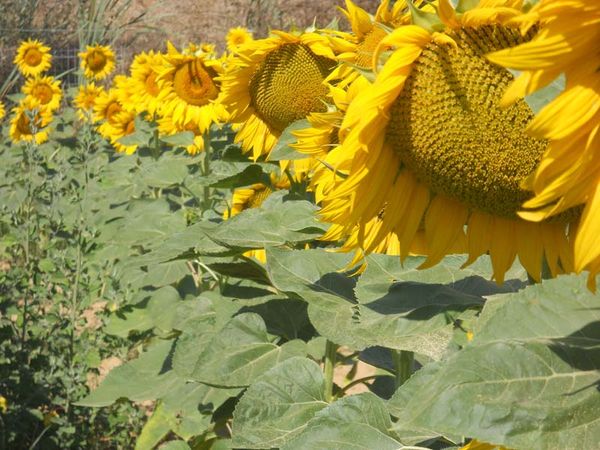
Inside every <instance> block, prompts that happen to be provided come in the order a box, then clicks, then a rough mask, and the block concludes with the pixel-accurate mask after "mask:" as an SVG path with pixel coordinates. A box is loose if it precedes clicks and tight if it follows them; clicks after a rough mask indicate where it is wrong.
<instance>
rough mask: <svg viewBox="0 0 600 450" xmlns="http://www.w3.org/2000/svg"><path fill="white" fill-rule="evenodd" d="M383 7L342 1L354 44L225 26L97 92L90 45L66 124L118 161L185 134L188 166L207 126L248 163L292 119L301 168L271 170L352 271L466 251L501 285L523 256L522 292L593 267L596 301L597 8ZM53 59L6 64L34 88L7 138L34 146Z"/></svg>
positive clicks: (50, 104)
mask: <svg viewBox="0 0 600 450" xmlns="http://www.w3.org/2000/svg"><path fill="white" fill-rule="evenodd" d="M390 3H391V2H390V1H389V0H383V1H382V2H381V4H380V5H379V7H378V8H377V11H376V12H375V14H374V15H371V14H369V13H368V12H367V11H365V10H363V9H362V8H360V7H358V6H356V5H355V4H354V3H353V2H352V1H351V0H346V7H345V9H343V10H342V12H343V14H344V15H345V17H346V19H347V20H348V22H349V28H350V29H351V32H341V31H338V30H330V29H324V30H314V29H313V30H311V31H310V32H308V31H307V32H284V31H277V30H275V31H273V32H272V33H271V35H270V36H269V37H267V38H264V39H253V37H252V35H251V33H250V32H249V31H248V30H246V29H243V28H234V29H232V30H230V32H229V33H228V35H227V39H226V41H227V42H226V43H227V48H228V53H224V54H223V55H220V56H219V55H217V53H216V52H215V46H214V45H210V44H199V45H193V44H192V45H189V46H188V47H186V48H183V49H178V48H176V47H175V46H174V45H172V44H171V43H167V45H166V51H165V52H154V51H149V52H143V53H140V54H138V55H136V56H135V59H134V60H133V62H132V64H131V66H130V67H129V71H128V74H127V75H117V76H115V77H114V78H113V79H112V81H111V83H110V85H108V86H107V87H106V89H105V88H103V87H101V86H99V85H97V84H95V83H97V82H98V81H100V80H104V79H105V78H106V77H107V76H108V75H110V74H111V72H112V71H113V70H114V67H115V55H114V53H113V52H112V50H111V49H110V48H109V47H107V46H102V45H93V46H88V47H87V49H86V51H85V52H82V53H80V57H81V68H82V71H83V73H84V75H85V76H86V77H87V78H88V79H89V82H87V83H86V84H85V85H83V86H80V90H79V93H78V95H77V96H76V98H75V105H76V107H77V108H78V114H79V117H80V118H81V119H82V120H87V121H90V122H92V123H94V124H96V125H97V127H98V128H97V129H98V131H99V133H100V134H102V135H103V136H104V137H106V138H107V139H108V140H109V141H110V142H111V143H112V144H113V145H114V146H115V148H116V149H117V150H118V151H121V152H126V153H132V152H134V151H135V150H136V146H135V145H123V144H122V141H121V139H122V138H123V137H124V136H127V135H129V134H131V133H133V132H134V131H135V126H136V120H148V121H153V122H155V123H156V124H157V129H158V133H159V134H160V135H165V136H169V135H174V134H178V133H181V132H190V131H191V132H192V133H193V135H194V142H193V144H191V145H189V146H188V147H187V151H188V152H189V153H191V154H195V153H197V152H199V151H202V150H203V149H204V142H205V138H206V136H207V134H208V132H209V130H210V128H211V126H212V125H213V124H217V125H219V124H224V123H229V124H231V126H232V129H233V130H234V131H235V132H236V136H235V141H236V142H237V143H239V144H240V146H241V148H242V150H243V151H244V152H247V153H249V154H251V158H252V159H253V160H267V159H268V158H269V156H270V154H271V152H272V150H273V148H274V146H275V144H276V143H277V141H278V139H279V138H280V137H281V136H282V134H283V133H284V132H285V131H286V129H288V127H290V125H292V124H295V123H297V121H299V120H305V121H306V122H305V123H307V125H306V127H305V128H304V129H298V126H297V125H296V126H295V131H294V134H295V136H296V137H297V139H298V141H297V143H296V144H295V145H294V146H295V148H296V149H297V150H298V151H299V152H301V153H304V154H305V155H306V159H304V160H295V161H294V162H293V163H292V162H282V168H283V169H286V170H289V171H290V172H291V173H292V176H294V177H308V178H309V185H310V188H311V189H312V191H313V192H314V194H315V198H316V200H317V202H318V203H319V204H320V205H321V207H322V208H321V212H320V217H321V219H322V220H324V221H326V222H329V223H331V227H330V229H329V231H328V233H327V234H326V235H325V236H324V237H323V239H329V240H334V241H340V242H342V249H343V250H345V251H353V252H355V259H354V262H359V261H361V260H362V258H363V256H364V255H365V254H368V253H370V252H383V253H388V254H393V255H398V256H399V257H400V258H402V259H403V258H405V257H406V256H407V255H408V254H415V253H417V254H422V255H423V256H425V260H424V263H423V265H422V267H423V268H426V267H430V266H432V265H435V264H437V263H438V262H439V261H440V260H441V259H442V258H443V257H444V256H445V255H447V254H449V253H454V252H460V253H466V254H467V255H468V259H467V261H466V263H465V264H470V263H472V262H473V261H475V260H476V259H477V258H478V257H479V256H480V255H483V254H489V255H490V257H491V261H492V265H493V269H494V278H495V279H496V281H498V282H502V281H503V280H504V277H505V274H506V272H507V271H508V270H509V268H510V267H511V266H512V265H513V263H514V262H515V260H516V259H517V258H518V260H519V261H520V263H521V264H522V265H523V267H525V269H526V270H527V271H528V273H529V274H530V276H531V277H532V278H533V279H535V280H540V279H541V278H542V277H543V276H548V275H550V276H556V275H557V274H560V273H564V272H570V271H582V270H589V271H590V272H591V275H590V278H589V280H590V287H591V288H595V275H596V274H597V273H599V272H600V238H599V236H600V219H599V218H600V156H599V155H600V132H599V128H598V127H599V123H600V75H599V74H600V65H599V63H598V60H599V59H598V56H599V54H598V46H597V38H598V35H599V30H600V6H599V3H598V2H597V1H594V0H552V1H551V0H540V1H539V2H537V3H535V6H533V7H532V6H531V4H532V2H522V1H519V0H480V1H478V2H472V1H469V2H458V3H457V6H456V7H455V6H453V4H452V3H451V2H450V0H437V1H435V2H431V1H411V2H408V1H404V0H398V1H395V2H393V6H390ZM454 3H456V2H454ZM50 60H51V57H50V55H49V49H48V47H45V46H44V45H43V44H41V43H40V42H38V41H27V42H24V43H23V44H22V46H21V48H19V51H18V52H17V56H16V58H15V63H16V64H17V65H18V67H19V70H21V72H22V73H23V74H24V75H25V76H27V77H29V78H28V80H27V81H26V83H25V85H24V86H23V93H25V94H26V100H24V101H23V103H22V104H21V105H19V107H17V108H15V109H14V113H15V116H14V118H13V121H12V126H11V135H12V136H13V138H14V139H16V140H20V139H35V140H36V142H39V141H42V140H43V139H44V136H43V135H39V136H38V135H37V134H36V133H40V130H45V129H46V127H47V125H48V123H49V122H50V120H51V112H52V111H53V110H55V109H56V108H57V107H58V105H59V104H60V100H61V93H60V88H59V84H58V82H57V81H56V80H53V79H52V78H51V77H47V76H42V73H43V72H44V71H45V70H47V69H48V67H49V65H50ZM508 68H510V69H513V71H512V72H511V71H509V70H508ZM514 70H517V71H520V75H519V76H517V77H516V78H515V76H514V75H513V74H514ZM560 74H565V75H566V80H567V83H566V88H565V89H564V91H563V92H562V93H561V94H560V95H559V96H558V97H556V98H555V99H553V100H548V101H546V106H545V107H544V108H543V109H542V110H541V111H540V112H539V113H537V114H536V112H535V111H534V110H533V109H532V108H531V107H530V106H529V103H528V101H526V100H528V99H524V97H526V96H528V95H530V94H532V93H534V92H535V91H537V90H538V89H540V88H542V87H544V86H545V85H547V84H549V83H551V82H552V81H553V80H554V79H555V78H556V77H557V76H559V75H560ZM1 114H2V108H0V115H1ZM138 123H139V122H138ZM28 136H29V137H28ZM261 189H262V190H261ZM268 189H270V188H268ZM268 189H267V187H266V186H263V187H262V188H260V189H259V187H257V186H253V187H250V188H249V190H251V191H253V193H254V194H256V192H258V191H261V192H263V193H264V192H266V191H267V190H268ZM247 193H248V192H246V194H247ZM242 194H243V192H241V191H240V192H238V193H237V200H239V199H240V198H241V195H242ZM254 194H253V195H254ZM236 205H237V206H236ZM239 205H241V203H240V202H239V201H238V202H237V203H236V202H235V201H234V209H233V210H232V214H233V213H235V208H236V207H239ZM244 205H246V203H244ZM247 206H248V205H246V206H245V207H247Z"/></svg>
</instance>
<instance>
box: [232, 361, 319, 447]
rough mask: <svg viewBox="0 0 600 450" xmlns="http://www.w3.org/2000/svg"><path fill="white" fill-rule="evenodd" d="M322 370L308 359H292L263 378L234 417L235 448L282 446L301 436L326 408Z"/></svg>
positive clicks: (236, 410) (238, 407)
mask: <svg viewBox="0 0 600 450" xmlns="http://www.w3.org/2000/svg"><path fill="white" fill-rule="evenodd" d="M324 392H325V380H324V379H323V372H322V371H321V368H320V367H319V366H318V365H317V364H316V363H314V362H312V361H310V360H309V359H306V358H291V359H288V360H287V361H284V362H282V363H280V364H278V365H277V366H275V367H273V368H272V369H270V370H269V371H268V372H266V373H264V374H263V375H262V376H260V377H259V378H258V379H257V380H256V381H255V382H254V383H252V385H250V387H249V388H248V390H247V391H246V393H245V394H244V396H243V397H242V398H241V400H240V401H239V403H238V404H237V406H236V408H235V412H234V414H233V434H232V438H233V446H234V447H236V448H272V447H280V446H281V445H282V444H284V443H285V442H287V441H289V440H290V439H291V438H293V437H294V436H295V435H297V434H298V433H300V432H301V431H302V429H303V428H304V427H305V426H306V424H307V423H308V421H309V420H310V419H311V418H312V417H313V416H314V414H315V413H316V412H317V411H320V410H321V409H323V408H325V407H326V406H327V402H326V401H325V397H324Z"/></svg>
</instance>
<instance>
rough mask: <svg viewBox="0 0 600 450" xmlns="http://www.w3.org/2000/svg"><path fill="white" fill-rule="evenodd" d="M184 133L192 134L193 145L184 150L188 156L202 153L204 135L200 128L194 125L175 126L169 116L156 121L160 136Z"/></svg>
mask: <svg viewBox="0 0 600 450" xmlns="http://www.w3.org/2000/svg"><path fill="white" fill-rule="evenodd" d="M184 131H191V132H193V133H194V143H193V144H190V145H187V146H186V147H185V150H186V151H187V152H188V153H189V154H190V155H195V154H197V153H199V152H202V151H204V133H201V132H200V128H198V127H197V126H196V125H195V124H194V123H189V124H187V125H177V124H175V123H173V120H172V119H171V117H169V116H167V117H162V118H160V119H158V132H159V133H160V135H161V136H172V135H174V134H177V133H182V132H184Z"/></svg>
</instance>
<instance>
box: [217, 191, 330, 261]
mask: <svg viewBox="0 0 600 450" xmlns="http://www.w3.org/2000/svg"><path fill="white" fill-rule="evenodd" d="M285 195H287V192H285V191H278V192H274V193H273V194H271V195H270V196H269V198H268V199H267V200H266V201H265V202H264V203H263V204H262V205H261V206H260V208H250V209H247V210H245V211H242V212H241V213H240V214H238V215H236V216H234V217H232V218H231V219H229V220H227V221H225V222H223V223H222V224H221V225H220V226H219V227H218V228H216V229H215V231H214V232H209V234H208V235H209V237H210V238H211V239H213V240H214V241H215V242H217V243H218V244H220V245H223V246H228V247H232V248H240V249H251V248H263V247H266V246H270V245H284V244H287V243H301V242H308V241H311V240H313V239H315V238H316V237H318V236H320V235H322V234H323V233H324V232H325V230H326V226H325V225H323V224H321V223H319V222H318V221H317V219H316V217H315V212H316V210H317V207H316V206H314V205H313V204H312V203H310V202H307V201H304V200H301V201H297V200H290V201H285V199H284V196H285Z"/></svg>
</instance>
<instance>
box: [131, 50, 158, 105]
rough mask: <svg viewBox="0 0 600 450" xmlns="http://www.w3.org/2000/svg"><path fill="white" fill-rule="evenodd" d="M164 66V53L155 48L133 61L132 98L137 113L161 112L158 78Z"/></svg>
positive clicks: (140, 54) (139, 55)
mask: <svg viewBox="0 0 600 450" xmlns="http://www.w3.org/2000/svg"><path fill="white" fill-rule="evenodd" d="M162 68H163V55H162V54H161V53H155V52H154V51H153V50H150V51H149V52H147V53H146V52H142V53H139V54H138V55H136V56H135V58H134V59H133V62H132V63H131V67H130V69H129V70H130V72H131V87H132V94H131V100H132V103H133V105H134V109H135V111H136V112H137V113H141V112H148V113H149V114H151V115H154V114H157V113H159V112H160V109H161V104H160V102H159V100H158V95H159V94H160V87H159V86H158V82H157V78H158V75H159V74H160V72H161V70H162Z"/></svg>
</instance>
